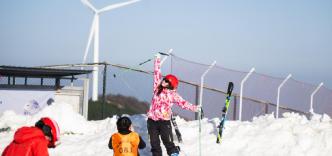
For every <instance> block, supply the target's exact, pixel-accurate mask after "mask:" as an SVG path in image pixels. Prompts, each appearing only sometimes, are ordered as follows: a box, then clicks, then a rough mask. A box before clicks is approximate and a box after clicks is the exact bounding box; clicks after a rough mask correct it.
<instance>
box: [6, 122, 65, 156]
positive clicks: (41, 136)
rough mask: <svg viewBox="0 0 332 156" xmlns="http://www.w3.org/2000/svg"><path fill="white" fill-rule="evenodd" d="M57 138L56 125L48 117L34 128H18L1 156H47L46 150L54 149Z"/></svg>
mask: <svg viewBox="0 0 332 156" xmlns="http://www.w3.org/2000/svg"><path fill="white" fill-rule="evenodd" d="M59 136H60V130H59V127H58V124H57V123H56V122H55V121H54V120H52V119H50V118H48V117H45V118H41V119H40V120H39V121H38V122H36V124H35V126H34V127H22V128H19V129H18V130H17V131H16V132H15V135H14V140H13V141H12V142H11V143H10V144H9V145H8V146H7V147H6V148H5V150H4V151H3V153H2V156H18V155H22V156H23V155H24V156H48V155H49V154H48V149H47V148H55V146H56V142H57V141H59Z"/></svg>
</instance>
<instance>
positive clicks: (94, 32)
mask: <svg viewBox="0 0 332 156" xmlns="http://www.w3.org/2000/svg"><path fill="white" fill-rule="evenodd" d="M138 1H140V0H130V1H127V2H122V3H116V4H112V5H109V6H106V7H104V8H102V9H99V10H98V9H96V8H95V7H94V6H93V5H92V4H91V3H90V2H89V1H88V0H81V2H82V3H83V4H84V5H86V6H87V7H88V8H90V9H91V10H92V11H93V13H94V17H93V21H92V25H91V30H90V34H89V39H88V43H87V46H86V48H85V53H84V58H83V63H86V58H87V55H88V52H89V49H90V44H91V41H92V38H93V40H94V43H93V63H98V62H99V15H100V14H101V13H102V12H105V11H109V10H113V9H116V8H120V7H123V6H126V5H129V4H132V3H136V2H138ZM98 68H99V67H98V66H94V67H93V72H92V75H93V78H92V100H93V101H97V100H98V70H99V69H98Z"/></svg>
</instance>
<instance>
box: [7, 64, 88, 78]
mask: <svg viewBox="0 0 332 156" xmlns="http://www.w3.org/2000/svg"><path fill="white" fill-rule="evenodd" d="M91 72H92V70H78V69H54V68H39V67H15V66H0V75H1V76H15V77H38V78H39V77H42V78H60V77H65V76H75V75H81V74H89V73H91Z"/></svg>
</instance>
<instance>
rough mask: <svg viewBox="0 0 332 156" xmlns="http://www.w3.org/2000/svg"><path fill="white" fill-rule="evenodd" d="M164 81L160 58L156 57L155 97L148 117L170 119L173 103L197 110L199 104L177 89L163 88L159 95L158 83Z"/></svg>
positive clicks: (155, 119)
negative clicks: (194, 103) (184, 97)
mask: <svg viewBox="0 0 332 156" xmlns="http://www.w3.org/2000/svg"><path fill="white" fill-rule="evenodd" d="M161 81H162V75H161V71H160V58H158V57H156V59H155V61H154V80H153V97H152V101H151V106H150V109H149V111H148V113H147V115H148V118H150V119H152V120H154V121H157V120H170V119H171V115H172V109H171V108H172V106H173V104H174V103H175V104H177V105H179V106H180V107H181V108H183V109H186V110H191V111H196V110H197V106H195V105H193V104H191V103H189V102H188V101H186V100H184V99H183V98H182V97H181V96H180V95H179V94H178V93H177V92H176V89H174V90H169V89H163V91H162V92H161V93H160V94H159V96H158V95H157V92H158V85H159V84H160V83H161Z"/></svg>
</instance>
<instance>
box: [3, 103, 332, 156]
mask: <svg viewBox="0 0 332 156" xmlns="http://www.w3.org/2000/svg"><path fill="white" fill-rule="evenodd" d="M44 116H48V117H51V118H53V119H54V120H56V121H57V122H58V124H59V127H60V130H61V136H60V137H61V138H60V139H61V144H60V145H59V146H58V147H57V148H55V149H49V152H50V155H51V156H97V155H98V156H110V155H113V151H112V150H111V149H109V148H108V141H109V138H110V136H111V134H112V133H114V132H116V117H115V116H114V117H111V118H106V119H104V120H99V121H87V120H86V119H85V118H84V117H83V116H81V115H80V114H78V113H76V112H74V111H73V109H72V107H71V105H70V104H66V103H58V104H54V105H52V106H49V107H47V108H45V109H43V110H42V111H41V112H39V113H37V114H36V115H34V116H24V115H18V114H15V113H14V112H13V111H10V110H8V111H6V112H4V113H3V114H2V115H1V116H0V129H1V128H2V129H4V128H7V127H10V131H3V132H0V153H2V151H3V150H4V148H5V147H6V146H7V145H8V144H9V143H10V142H11V141H12V139H13V135H14V133H15V130H16V129H18V128H20V127H21V126H32V125H34V123H35V122H36V121H38V120H39V119H40V118H41V117H44ZM130 118H131V119H132V121H133V127H134V130H135V131H136V132H138V133H139V134H140V135H141V136H142V138H143V139H144V141H145V142H146V143H147V147H146V148H145V149H143V150H140V154H141V155H142V156H151V152H150V144H149V140H148V134H147V128H146V120H147V118H146V115H144V114H142V115H133V116H130ZM176 121H177V124H178V126H179V129H180V131H181V133H182V138H183V143H181V144H178V143H177V140H176V137H175V143H177V144H178V145H180V147H181V151H182V152H181V155H182V156H197V155H199V151H198V150H199V141H198V140H199V139H198V138H199V133H198V121H185V120H184V119H182V118H179V117H177V118H176ZM218 123H219V119H218V118H214V119H203V120H202V133H201V138H202V140H201V145H202V146H201V147H202V155H203V156H219V155H222V156H243V155H246V156H331V155H332V121H331V119H330V117H329V116H327V115H314V116H313V117H312V119H310V120H308V119H307V118H306V117H305V116H301V115H299V114H295V113H285V114H283V118H279V119H276V118H274V116H273V114H269V115H265V116H259V117H256V118H254V119H253V120H252V121H251V122H248V121H245V122H241V121H227V122H226V125H225V126H226V128H225V131H224V137H223V141H222V143H221V144H216V134H217V128H216V127H217V125H218ZM162 146H163V145H162ZM163 154H164V155H165V156H166V150H165V148H164V147H163Z"/></svg>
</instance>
